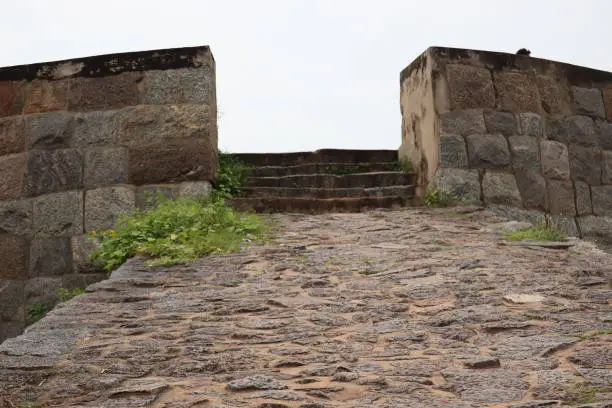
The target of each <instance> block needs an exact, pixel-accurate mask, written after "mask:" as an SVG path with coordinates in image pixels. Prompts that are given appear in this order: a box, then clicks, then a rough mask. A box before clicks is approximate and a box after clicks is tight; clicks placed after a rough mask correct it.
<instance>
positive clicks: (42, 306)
mask: <svg viewBox="0 0 612 408" xmlns="http://www.w3.org/2000/svg"><path fill="white" fill-rule="evenodd" d="M51 309H53V305H52V304H51V303H47V302H41V303H34V304H32V305H30V306H28V308H27V313H28V319H27V322H26V323H27V325H28V326H29V325H31V324H34V323H36V322H37V321H39V320H40V319H42V318H43V317H45V315H46V314H47V313H49V312H50V311H51Z"/></svg>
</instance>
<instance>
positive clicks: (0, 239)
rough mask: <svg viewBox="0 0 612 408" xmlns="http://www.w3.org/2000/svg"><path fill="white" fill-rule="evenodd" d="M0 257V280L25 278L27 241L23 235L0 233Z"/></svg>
mask: <svg viewBox="0 0 612 408" xmlns="http://www.w3.org/2000/svg"><path fill="white" fill-rule="evenodd" d="M0 259H1V260H2V266H0V280H2V279H26V278H27V265H28V242H27V240H26V239H25V238H24V237H21V236H19V235H12V234H2V235H0Z"/></svg>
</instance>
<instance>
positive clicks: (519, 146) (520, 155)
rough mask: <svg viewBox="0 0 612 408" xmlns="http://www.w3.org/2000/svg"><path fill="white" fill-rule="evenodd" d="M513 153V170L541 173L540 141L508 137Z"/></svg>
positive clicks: (532, 138) (533, 138)
mask: <svg viewBox="0 0 612 408" xmlns="http://www.w3.org/2000/svg"><path fill="white" fill-rule="evenodd" d="M508 143H509V144H510V151H511V152H512V168H513V169H515V170H523V171H535V172H537V171H540V149H539V148H538V140H537V139H536V138H535V137H531V136H510V137H508Z"/></svg>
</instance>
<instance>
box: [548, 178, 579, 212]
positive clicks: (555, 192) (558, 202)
mask: <svg viewBox="0 0 612 408" xmlns="http://www.w3.org/2000/svg"><path fill="white" fill-rule="evenodd" d="M548 206H549V211H550V212H551V213H552V214H555V215H571V216H575V215H576V204H575V201H574V185H573V184H572V182H571V181H560V180H548Z"/></svg>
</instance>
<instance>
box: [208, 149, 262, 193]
mask: <svg viewBox="0 0 612 408" xmlns="http://www.w3.org/2000/svg"><path fill="white" fill-rule="evenodd" d="M252 171H253V168H252V167H250V166H247V165H246V164H244V163H243V162H241V161H240V160H239V159H238V158H237V157H236V156H234V155H232V154H231V153H223V152H219V166H218V168H217V173H216V181H215V187H214V189H215V193H216V194H218V195H220V196H222V197H226V198H227V197H233V196H235V195H237V194H239V193H240V191H241V190H242V188H243V187H244V186H245V185H246V183H247V181H248V178H249V175H250V174H251V172H252Z"/></svg>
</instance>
